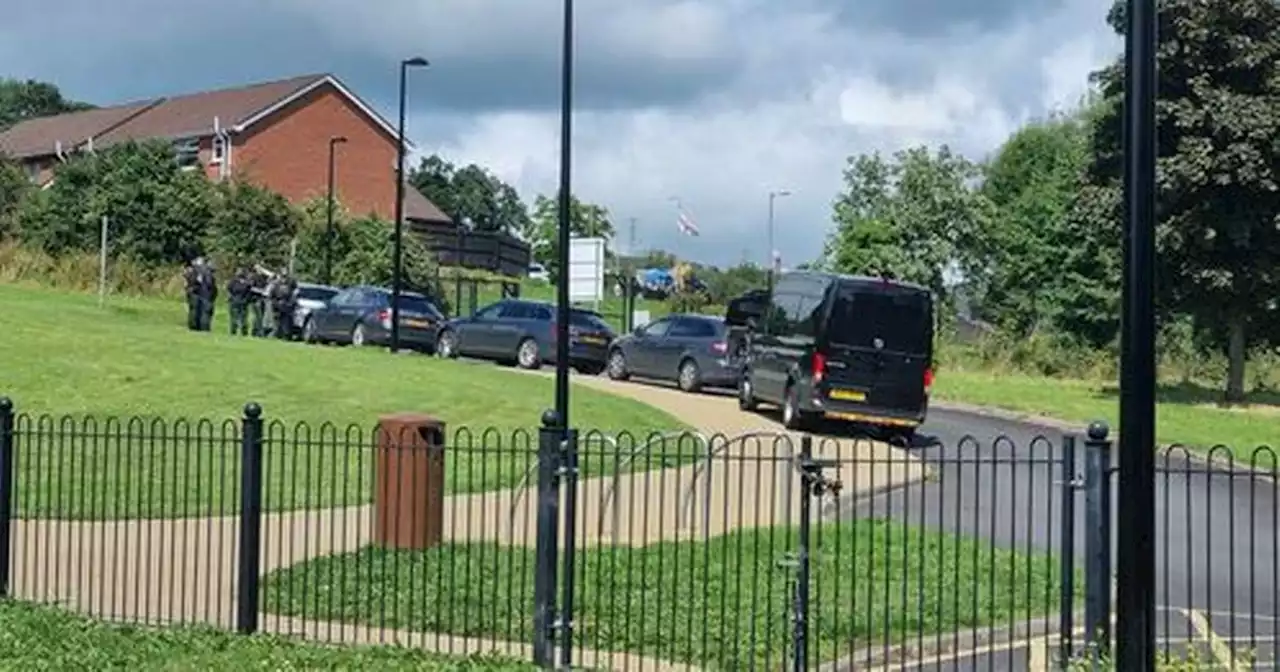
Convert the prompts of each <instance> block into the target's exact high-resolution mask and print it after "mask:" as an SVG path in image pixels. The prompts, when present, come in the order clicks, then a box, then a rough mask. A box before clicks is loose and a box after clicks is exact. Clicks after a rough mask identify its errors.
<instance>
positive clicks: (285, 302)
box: [271, 271, 298, 340]
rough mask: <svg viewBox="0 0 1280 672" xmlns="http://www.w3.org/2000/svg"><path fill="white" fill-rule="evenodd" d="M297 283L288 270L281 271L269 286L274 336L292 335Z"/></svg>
mask: <svg viewBox="0 0 1280 672" xmlns="http://www.w3.org/2000/svg"><path fill="white" fill-rule="evenodd" d="M297 292H298V283H297V282H295V281H294V279H293V276H291V275H289V273H288V271H281V272H280V274H279V275H277V276H276V282H275V283H274V284H273V285H272V288H271V308H272V313H273V315H272V317H273V318H274V320H275V326H276V334H275V335H276V338H279V339H282V340H288V339H290V338H292V337H293V312H294V309H295V308H296V307H297Z"/></svg>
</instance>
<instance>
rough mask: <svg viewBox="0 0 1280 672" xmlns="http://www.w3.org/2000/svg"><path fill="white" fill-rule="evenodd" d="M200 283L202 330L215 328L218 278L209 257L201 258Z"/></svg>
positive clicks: (199, 303)
mask: <svg viewBox="0 0 1280 672" xmlns="http://www.w3.org/2000/svg"><path fill="white" fill-rule="evenodd" d="M196 276H197V277H198V278H199V285H198V289H197V293H196V299H197V301H196V302H197V304H198V305H199V319H200V331H209V330H210V329H212V328H213V308H214V305H215V303H216V302H217V300H218V280H217V278H216V277H215V276H214V273H213V264H212V263H210V262H209V261H208V260H207V259H200V263H199V265H198V266H197V267H196Z"/></svg>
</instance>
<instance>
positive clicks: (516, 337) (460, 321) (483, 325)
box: [438, 299, 614, 375]
mask: <svg viewBox="0 0 1280 672" xmlns="http://www.w3.org/2000/svg"><path fill="white" fill-rule="evenodd" d="M555 315H556V308H555V306H553V305H551V304H549V303H545V302H542V301H522V300H519V299H504V300H502V301H499V302H497V303H494V304H491V305H488V306H485V307H484V308H481V309H480V310H478V311H476V314H475V315H472V316H471V317H462V318H454V319H452V320H450V321H449V322H448V323H447V324H446V325H445V326H444V328H442V329H441V330H440V338H439V348H438V349H439V352H440V356H441V357H458V356H462V357H475V358H478V359H491V360H496V361H503V362H514V363H516V364H518V365H520V366H521V367H522V368H526V369H536V368H538V367H540V366H542V363H543V362H554V361H555V358H556V328H555V325H556V322H555ZM613 338H614V334H613V330H612V329H610V328H609V325H607V324H605V322H604V320H602V319H601V318H600V315H598V314H597V313H593V312H591V311H588V310H582V309H579V308H574V309H572V310H571V312H570V318H569V357H570V361H569V364H570V366H572V367H574V368H575V369H577V370H578V371H579V372H581V373H585V374H589V375H596V374H599V373H600V372H602V371H604V368H605V362H606V361H607V359H606V357H607V355H608V352H609V343H611V342H612V341H613Z"/></svg>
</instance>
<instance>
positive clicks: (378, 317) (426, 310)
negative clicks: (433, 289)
mask: <svg viewBox="0 0 1280 672" xmlns="http://www.w3.org/2000/svg"><path fill="white" fill-rule="evenodd" d="M391 294H392V292H391V290H390V289H387V288H385V287H349V288H347V289H344V290H342V291H340V292H338V293H337V294H336V295H335V296H334V297H333V298H332V299H330V300H329V302H328V303H326V304H325V305H324V307H323V308H319V309H316V310H313V311H311V314H310V315H309V316H308V318H307V321H306V322H305V323H304V324H303V327H302V337H303V340H306V341H307V342H309V343H341V344H344V345H354V346H361V345H371V344H376V345H386V344H388V343H389V342H390V340H391ZM444 322H445V316H444V314H443V313H441V312H440V309H439V308H436V306H435V304H434V303H432V302H431V300H430V299H428V298H427V297H425V296H423V295H421V294H416V293H413V292H400V343H401V345H402V346H404V347H405V348H408V349H413V350H420V351H422V352H428V353H430V352H434V351H435V347H436V332H437V330H438V329H439V328H440V325H441V324H443V323H444Z"/></svg>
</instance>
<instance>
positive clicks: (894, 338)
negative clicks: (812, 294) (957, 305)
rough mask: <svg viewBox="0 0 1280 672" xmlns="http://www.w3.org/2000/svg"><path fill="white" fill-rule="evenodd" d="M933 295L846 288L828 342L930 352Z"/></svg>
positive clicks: (837, 302) (840, 295)
mask: <svg viewBox="0 0 1280 672" xmlns="http://www.w3.org/2000/svg"><path fill="white" fill-rule="evenodd" d="M932 303H933V302H932V300H931V298H930V297H929V294H928V293H926V292H921V291H919V290H913V289H909V288H903V287H896V286H892V285H890V286H886V287H885V288H883V289H881V288H875V287H866V286H857V285H852V286H844V287H840V288H839V289H838V290H837V294H836V300H835V304H834V305H832V307H831V320H830V321H829V322H828V323H827V333H826V335H827V340H829V341H831V342H832V343H836V344H839V345H847V346H852V347H856V348H875V347H876V339H880V340H881V341H883V349H885V350H892V351H894V352H905V353H910V354H913V355H923V354H926V353H928V352H930V349H931V347H932V343H931V340H932V334H933V310H932Z"/></svg>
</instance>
